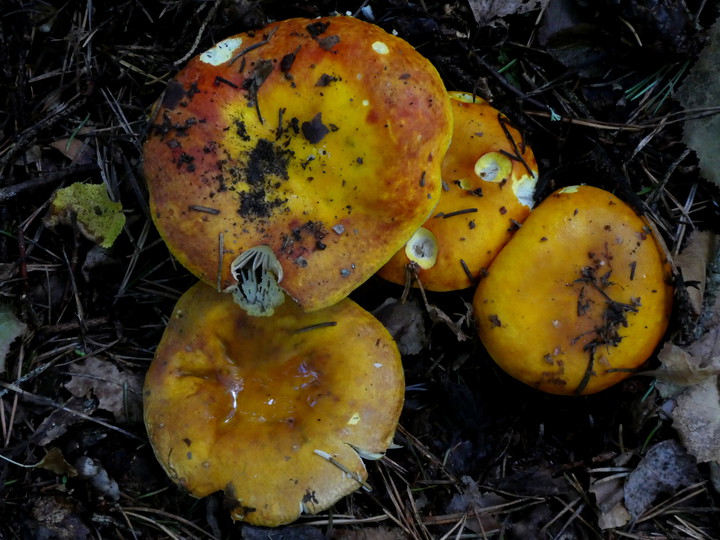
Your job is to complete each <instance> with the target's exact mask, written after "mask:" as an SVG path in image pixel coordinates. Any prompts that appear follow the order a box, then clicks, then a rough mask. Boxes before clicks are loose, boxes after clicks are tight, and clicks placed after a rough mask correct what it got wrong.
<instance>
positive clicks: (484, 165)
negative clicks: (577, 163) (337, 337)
mask: <svg viewBox="0 0 720 540" xmlns="http://www.w3.org/2000/svg"><path fill="white" fill-rule="evenodd" d="M449 95H450V98H451V99H450V102H451V105H452V112H453V118H454V127H453V136H452V143H451V144H450V148H449V149H448V151H447V154H446V155H445V157H444V160H443V163H442V179H443V191H442V192H441V194H440V201H439V202H438V205H437V206H436V207H435V210H434V211H433V215H432V217H430V218H429V219H428V220H427V221H426V222H425V223H424V224H423V226H422V227H421V228H420V229H418V230H417V231H416V232H415V234H414V235H413V236H412V237H411V238H410V240H409V241H408V242H407V243H406V245H405V246H404V248H402V249H400V250H399V251H398V252H397V253H396V254H395V255H394V256H393V258H392V259H391V260H390V262H388V263H387V264H386V265H385V266H383V268H382V269H381V270H380V271H379V275H380V276H382V277H383V278H385V279H387V280H389V281H392V282H394V283H399V284H403V283H405V281H406V267H407V265H408V264H410V263H415V264H414V271H415V272H417V277H418V278H419V279H420V282H421V283H422V285H423V287H425V288H426V289H429V290H432V291H452V290H457V289H465V288H467V287H470V286H472V285H474V284H475V283H476V282H477V279H478V278H479V276H480V275H482V273H483V272H484V271H485V269H487V267H488V266H489V265H490V262H491V261H492V260H493V258H494V257H495V256H496V255H497V254H498V252H499V251H500V250H501V249H502V247H503V246H504V245H505V244H506V243H507V242H508V240H510V238H511V237H512V235H513V233H514V232H515V230H517V228H518V227H519V226H520V224H521V223H522V222H523V221H524V220H525V218H526V217H527V215H528V214H529V213H530V210H531V208H532V205H533V195H534V191H535V184H536V182H537V162H536V160H535V157H534V155H533V152H532V150H531V149H530V147H529V146H528V145H527V144H526V142H525V140H524V139H523V137H522V135H521V134H520V132H519V131H518V130H517V129H516V128H514V127H513V126H512V125H511V124H510V121H509V120H508V119H507V118H506V117H505V116H504V115H502V114H501V113H500V112H499V111H497V110H496V109H495V108H493V107H492V106H491V105H490V104H489V103H488V102H487V101H485V100H483V99H482V98H480V97H477V96H473V95H472V94H466V93H463V92H450V93H449Z"/></svg>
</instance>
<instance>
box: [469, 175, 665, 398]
mask: <svg viewBox="0 0 720 540" xmlns="http://www.w3.org/2000/svg"><path fill="white" fill-rule="evenodd" d="M671 283H672V272H671V268H670V265H669V263H668V261H667V256H666V254H665V251H664V249H663V248H662V247H661V245H660V244H659V243H658V241H657V240H656V239H655V237H654V235H653V234H652V232H651V230H650V228H649V227H648V224H647V222H646V221H645V219H644V218H643V217H641V216H639V215H638V214H637V213H636V212H635V211H634V210H633V209H632V208H631V207H630V206H629V205H627V204H626V203H624V202H623V201H621V200H620V199H618V198H617V197H616V196H615V195H613V194H611V193H609V192H607V191H604V190H601V189H598V188H595V187H591V186H572V187H568V188H563V189H561V190H558V191H556V192H554V193H553V194H551V195H550V196H549V197H547V199H545V200H544V201H543V202H541V203H540V204H539V205H538V206H537V207H536V208H535V210H533V211H532V213H531V214H530V215H529V216H528V218H527V219H526V220H525V223H524V224H523V226H522V228H521V229H520V230H519V231H517V232H516V233H515V235H514V236H513V238H512V240H510V242H508V244H507V245H506V246H505V247H504V248H503V250H502V251H501V252H500V253H499V255H498V256H497V257H496V258H495V260H494V261H493V263H492V264H491V265H490V268H489V270H488V275H487V276H486V277H484V278H483V279H482V280H481V281H480V284H479V285H478V288H477V291H476V293H475V297H474V299H473V311H474V315H475V321H476V324H477V328H478V332H479V334H480V338H481V340H482V342H483V344H484V345H485V348H486V349H487V351H488V353H489V354H490V356H491V357H492V358H493V360H495V362H496V363H497V364H498V365H499V366H500V367H501V368H502V369H503V370H505V371H506V372H507V373H509V374H510V375H512V376H513V377H515V378H516V379H518V380H520V381H522V382H524V383H526V384H528V385H530V386H533V387H534V388H537V389H538V390H542V391H544V392H548V393H552V394H564V395H577V394H592V393H595V392H599V391H600V390H604V389H605V388H608V387H609V386H612V385H613V384H616V383H618V382H620V381H622V380H623V379H625V378H627V377H629V376H630V375H632V374H633V372H634V370H636V369H637V368H639V367H640V366H641V365H642V364H643V363H644V362H645V361H646V360H647V359H648V358H649V357H650V355H651V354H652V353H653V351H654V350H655V348H656V347H657V345H658V343H659V342H660V340H661V339H662V337H663V334H664V333H665V330H666V328H667V325H668V321H669V318H670V311H671V308H672V299H673V287H672V285H671Z"/></svg>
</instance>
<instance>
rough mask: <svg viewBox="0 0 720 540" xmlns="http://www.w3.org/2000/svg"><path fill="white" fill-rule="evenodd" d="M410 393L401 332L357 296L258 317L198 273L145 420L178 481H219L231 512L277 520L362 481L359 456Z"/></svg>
mask: <svg viewBox="0 0 720 540" xmlns="http://www.w3.org/2000/svg"><path fill="white" fill-rule="evenodd" d="M403 393H404V379H403V371H402V365H401V362H400V355H399V353H398V350H397V347H396V345H395V343H394V342H393V340H392V338H391V337H390V335H389V333H388V332H387V330H385V328H384V327H383V326H382V325H381V324H380V322H379V321H377V320H376V319H375V318H374V317H373V316H372V315H370V314H369V313H368V312H367V311H365V310H364V309H362V308H360V307H359V306H358V305H357V304H355V303H354V302H352V301H351V300H349V299H345V300H342V301H341V302H339V303H338V304H336V305H334V306H331V307H329V308H326V309H323V310H319V311H315V312H313V313H307V312H303V311H302V309H301V308H300V307H299V306H298V305H297V304H295V303H293V302H285V303H284V304H283V305H282V306H280V307H279V308H278V309H277V310H276V311H275V314H274V315H273V316H272V317H252V316H250V315H248V314H247V313H246V312H245V311H244V310H242V309H241V308H240V307H239V306H238V305H236V304H235V303H234V302H233V299H232V297H231V296H230V295H227V294H223V293H219V292H216V291H215V290H214V289H212V288H211V287H209V286H208V285H206V284H204V283H198V284H197V285H195V286H193V287H192V288H191V289H190V290H189V291H188V292H186V293H185V294H184V295H183V296H182V297H181V298H180V300H179V301H178V303H177V306H176V307H175V310H174V311H173V314H172V317H171V319H170V322H169V324H168V327H167V329H166V331H165V333H164V334H163V337H162V340H161V342H160V344H159V346H158V349H157V352H156V354H155V358H154V359H153V362H152V364H151V366H150V369H149V371H148V373H147V377H146V380H145V390H144V406H145V424H146V427H147V431H148V435H149V438H150V442H151V443H152V446H153V449H154V450H155V454H156V456H157V458H158V460H159V461H160V463H161V464H162V466H163V467H164V468H165V470H166V472H167V473H168V475H169V476H170V477H171V478H172V479H173V480H174V481H175V482H177V483H178V484H180V485H181V486H183V487H184V488H186V489H187V490H188V491H189V492H190V493H191V494H192V495H194V496H196V497H204V496H206V495H209V494H211V493H214V492H216V491H219V490H223V491H224V492H225V497H226V499H228V500H229V501H233V502H234V503H233V508H232V509H231V513H232V517H233V518H234V519H237V520H243V521H247V522H249V523H253V524H256V525H264V526H275V525H280V524H283V523H289V522H291V521H293V520H295V519H296V518H297V517H298V516H299V515H300V513H301V512H306V513H315V512H318V511H320V510H323V509H325V508H327V507H329V506H330V505H332V504H333V503H334V502H335V501H337V500H338V499H339V498H341V497H343V496H344V495H347V494H348V493H351V492H352V491H355V490H356V489H358V488H359V487H360V486H361V485H363V484H364V481H365V479H366V478H367V472H366V470H365V466H364V464H363V460H362V459H361V456H362V457H366V458H379V457H380V456H381V455H382V453H383V452H384V451H385V450H386V449H387V447H388V446H389V445H390V444H391V442H392V438H393V435H394V432H395V428H396V425H397V421H398V417H399V415H400V410H401V408H402V403H403Z"/></svg>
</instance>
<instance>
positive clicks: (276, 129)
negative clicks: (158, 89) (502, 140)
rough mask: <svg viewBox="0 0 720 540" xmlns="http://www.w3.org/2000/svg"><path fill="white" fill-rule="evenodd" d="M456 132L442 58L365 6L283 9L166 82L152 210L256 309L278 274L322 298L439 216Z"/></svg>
mask: <svg viewBox="0 0 720 540" xmlns="http://www.w3.org/2000/svg"><path fill="white" fill-rule="evenodd" d="M451 132H452V115H451V112H450V104H449V101H448V99H447V92H446V91H445V87H444V85H443V83H442V81H441V79H440V77H439V75H438V73H437V71H436V70H435V68H434V67H433V66H432V65H431V64H430V62H429V61H428V60H427V59H425V58H424V57H423V56H421V55H420V54H419V53H417V52H416V51H415V50H414V49H413V47H412V46H411V45H409V44H408V43H407V42H405V41H404V40H402V39H400V38H398V37H395V36H393V35H390V34H388V33H386V32H385V31H383V30H382V29H381V28H379V27H377V26H375V25H372V24H368V23H365V22H362V21H359V20H357V19H354V18H352V17H333V18H322V19H314V20H310V19H290V20H286V21H280V22H277V23H274V24H271V25H270V26H268V27H266V28H264V29H263V30H260V31H256V32H248V33H244V34H239V35H236V36H234V37H231V38H229V39H226V40H224V41H222V42H220V43H218V44H217V45H215V46H214V47H213V48H211V49H210V50H208V51H206V52H204V53H202V54H200V55H199V56H197V57H195V58H194V59H192V60H191V61H190V62H189V64H188V65H187V66H186V67H185V68H184V69H182V70H181V71H180V72H179V73H178V74H177V75H176V76H175V78H174V79H173V80H172V81H171V82H170V84H169V85H168V87H167V90H166V92H165V94H164V97H163V99H162V101H161V104H160V106H159V108H158V111H157V114H156V115H155V118H154V121H153V123H152V127H151V130H150V135H149V137H148V139H147V141H146V143H145V148H144V158H145V164H144V171H145V175H146V177H147V182H148V188H149V192H150V205H151V211H152V217H153V219H154V221H155V223H156V225H157V228H158V230H159V232H160V234H161V235H162V237H163V239H164V240H165V242H166V243H167V245H168V247H169V249H170V251H171V252H172V253H173V254H174V255H175V256H176V257H177V259H178V260H179V261H180V263H182V264H183V265H184V266H186V267H187V268H188V269H189V270H190V271H191V272H192V273H194V274H195V275H196V276H198V277H199V278H200V279H202V280H203V281H205V282H207V283H209V284H211V285H213V286H214V287H217V288H218V289H219V290H227V289H230V290H231V292H234V294H235V296H236V298H237V300H238V302H239V303H240V304H241V305H243V306H244V307H245V308H246V309H248V310H249V311H250V312H253V313H255V314H259V315H268V314H271V313H272V309H273V308H274V307H275V306H276V305H277V304H278V303H279V302H281V301H282V298H283V295H282V293H281V291H280V290H279V287H281V288H282V289H283V290H284V291H285V292H287V293H288V294H289V295H290V296H291V297H292V298H293V299H295V300H296V301H297V302H298V303H299V304H300V305H301V306H303V308H304V309H306V310H308V311H312V310H315V309H319V308H322V307H324V306H327V305H331V304H333V303H335V302H336V301H338V300H339V299H341V298H344V297H345V296H346V295H347V294H348V293H349V292H351V291H352V290H353V289H354V288H356V287H357V286H358V285H359V284H360V283H362V282H363V281H365V280H366V279H367V278H368V277H370V276H371V275H372V274H373V273H375V272H376V271H377V270H378V269H379V268H380V267H381V266H382V265H383V264H384V263H385V262H386V261H387V260H388V259H390V257H391V256H392V255H393V253H395V251H397V250H398V249H399V248H400V247H401V246H402V245H404V244H405V242H406V241H407V239H408V238H409V237H410V236H411V235H412V233H413V231H415V230H416V229H417V228H418V227H419V226H420V225H421V224H422V222H423V221H425V219H426V218H427V217H428V215H429V214H430V212H431V211H432V209H433V207H434V206H435V204H436V203H437V199H438V196H439V192H440V185H441V183H440V165H441V161H442V156H443V155H444V153H445V151H446V149H447V147H448V145H449V142H450V136H451ZM239 257H242V259H238V258H239ZM239 260H240V261H241V262H242V264H240V263H239V262H237V261H239ZM248 269H250V270H248ZM238 279H240V282H238ZM243 280H246V281H245V282H243ZM278 282H279V287H278Z"/></svg>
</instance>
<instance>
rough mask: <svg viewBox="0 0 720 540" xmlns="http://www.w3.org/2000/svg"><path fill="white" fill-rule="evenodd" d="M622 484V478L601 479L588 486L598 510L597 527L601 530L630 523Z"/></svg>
mask: <svg viewBox="0 0 720 540" xmlns="http://www.w3.org/2000/svg"><path fill="white" fill-rule="evenodd" d="M623 484H624V478H601V479H599V480H595V481H594V482H593V483H592V484H591V485H590V493H592V494H593V495H595V500H596V501H597V505H598V510H599V512H598V526H599V527H600V528H601V529H603V530H605V529H614V528H617V527H622V526H623V525H625V524H626V523H627V522H628V521H630V513H629V512H628V511H627V508H625V503H624V498H625V491H624V489H623Z"/></svg>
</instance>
